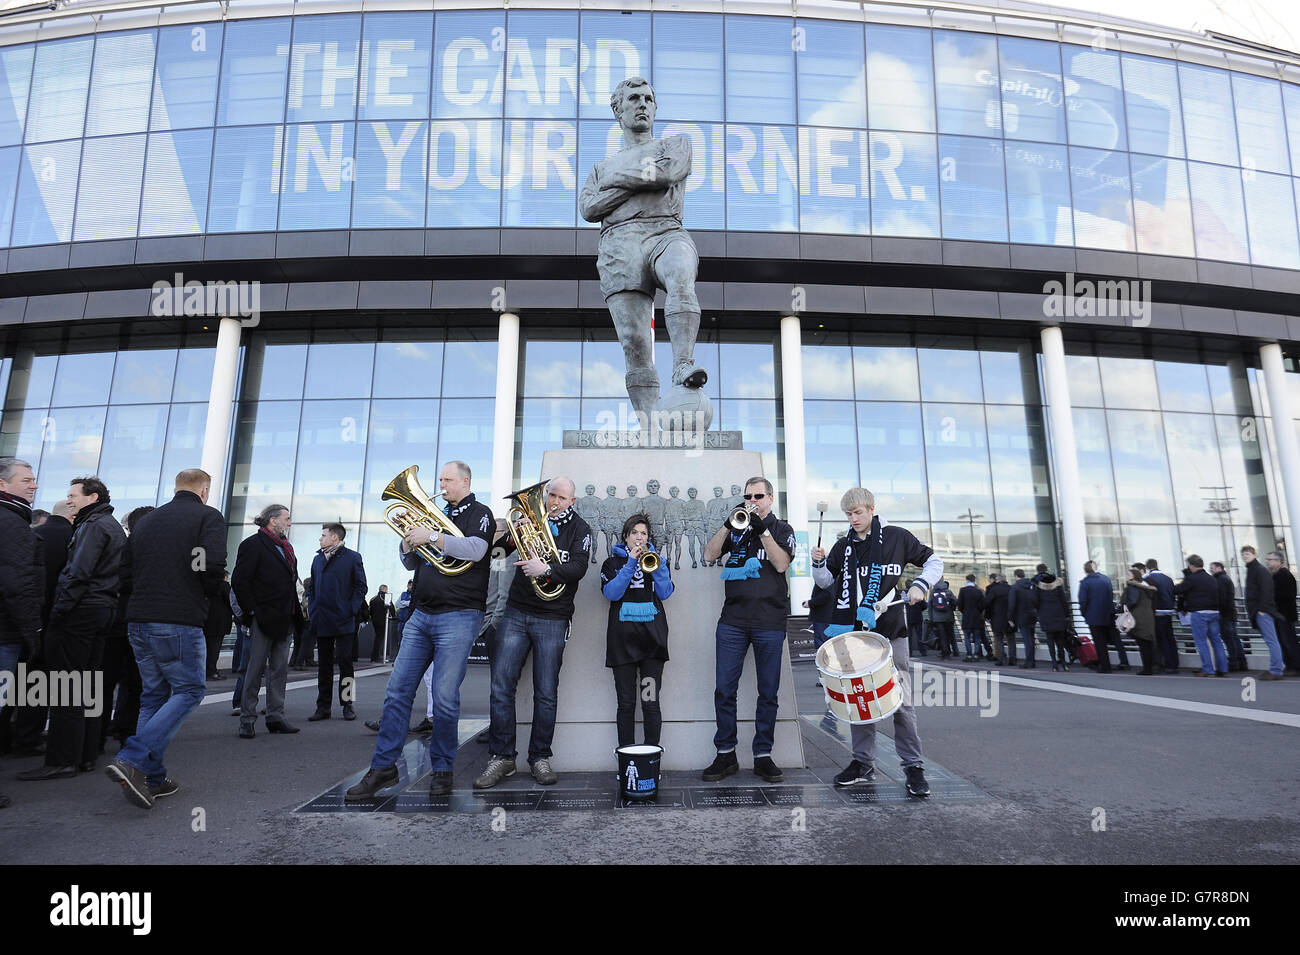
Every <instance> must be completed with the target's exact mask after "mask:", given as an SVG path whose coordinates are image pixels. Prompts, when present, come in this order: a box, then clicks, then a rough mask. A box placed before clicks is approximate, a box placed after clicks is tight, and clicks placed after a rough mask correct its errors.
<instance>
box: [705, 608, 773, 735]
mask: <svg viewBox="0 0 1300 955" xmlns="http://www.w3.org/2000/svg"><path fill="white" fill-rule="evenodd" d="M750 644H753V646H754V672H755V675H756V676H757V679H758V707H757V712H756V713H755V714H754V756H755V758H757V757H759V756H770V755H772V746H773V744H774V741H775V737H776V699H777V694H778V693H779V692H780V689H781V649H782V647H783V646H784V645H785V631H784V630H742V629H741V628H740V627H733V626H731V625H730V624H726V623H719V624H718V631H717V669H716V678H715V680H716V681H715V683H714V690H713V710H714V713H715V715H716V717H717V722H718V731H717V733H715V734H714V736H713V745H714V747H715V748H716V749H717V751H718V752H719V753H730V752H733V751H734V750H735V748H736V690H737V689H739V687H740V673H741V670H743V669H744V666H745V653H746V651H747V650H748V649H749V647H750Z"/></svg>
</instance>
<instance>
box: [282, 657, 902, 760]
mask: <svg viewBox="0 0 1300 955" xmlns="http://www.w3.org/2000/svg"><path fill="white" fill-rule="evenodd" d="M889 645H890V647H891V648H892V649H893V651H894V666H895V667H897V668H898V685H899V689H900V690H901V691H902V694H903V705H902V706H900V707H899V708H898V712H896V713H895V714H894V748H895V749H897V750H898V758H899V759H900V760H901V761H902V763H903V765H904V766H920V765H922V764H923V762H924V760H922V759H921V737H920V735H918V733H917V731H916V711H915V710H914V709H912V674H911V672H910V671H909V669H908V659H907V653H908V651H907V637H906V636H902V637H898V638H897V639H895V640H891V641H890V643H889ZM268 712H269V710H268ZM881 722H882V723H883V722H884V720H881ZM876 725H877V724H875V723H867V724H865V725H861V726H859V725H858V724H856V723H855V724H853V725H851V726H850V727H849V737H850V739H851V740H852V741H853V758H854V759H856V760H857V761H858V762H859V763H862V764H863V765H864V766H874V765H875V764H876Z"/></svg>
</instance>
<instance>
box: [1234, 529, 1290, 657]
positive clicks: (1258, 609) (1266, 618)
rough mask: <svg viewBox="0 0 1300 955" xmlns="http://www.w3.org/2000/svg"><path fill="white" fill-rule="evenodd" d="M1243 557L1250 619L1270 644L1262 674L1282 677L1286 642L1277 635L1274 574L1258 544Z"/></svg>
mask: <svg viewBox="0 0 1300 955" xmlns="http://www.w3.org/2000/svg"><path fill="white" fill-rule="evenodd" d="M1241 559H1242V560H1243V561H1245V564H1246V619H1247V620H1249V621H1250V622H1251V625H1252V626H1254V627H1255V628H1256V629H1257V630H1259V635H1260V636H1261V637H1263V638H1264V643H1265V645H1266V646H1267V647H1268V670H1267V671H1266V672H1264V673H1261V674H1260V675H1259V678H1260V679H1261V680H1280V679H1282V671H1283V668H1284V662H1283V661H1284V658H1283V656H1282V644H1281V643H1280V642H1279V641H1278V639H1277V628H1278V613H1277V604H1276V603H1275V602H1274V597H1273V575H1272V574H1270V573H1269V572H1268V569H1267V568H1266V567H1265V566H1264V565H1263V564H1261V563H1260V562H1259V560H1258V558H1257V557H1256V556H1255V548H1253V547H1251V546H1250V545H1249V544H1247V545H1246V546H1245V547H1243V548H1242V549H1241Z"/></svg>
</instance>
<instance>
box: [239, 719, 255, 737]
mask: <svg viewBox="0 0 1300 955" xmlns="http://www.w3.org/2000/svg"><path fill="white" fill-rule="evenodd" d="M256 725H257V723H256V721H254V720H240V721H239V738H240V739H252V738H253V737H254V736H256V735H257V730H255V729H254V728H253V727H254V726H256Z"/></svg>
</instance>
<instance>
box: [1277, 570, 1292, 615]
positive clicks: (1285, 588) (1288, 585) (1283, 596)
mask: <svg viewBox="0 0 1300 955" xmlns="http://www.w3.org/2000/svg"><path fill="white" fill-rule="evenodd" d="M1295 596H1296V595H1295V574H1293V573H1291V571H1289V570H1288V569H1287V568H1285V567H1279V568H1278V571H1277V573H1276V574H1274V575H1273V602H1274V603H1275V604H1277V612H1278V614H1279V615H1280V616H1281V617H1282V619H1283V620H1285V621H1287V622H1288V623H1295V622H1296V606H1295Z"/></svg>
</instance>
